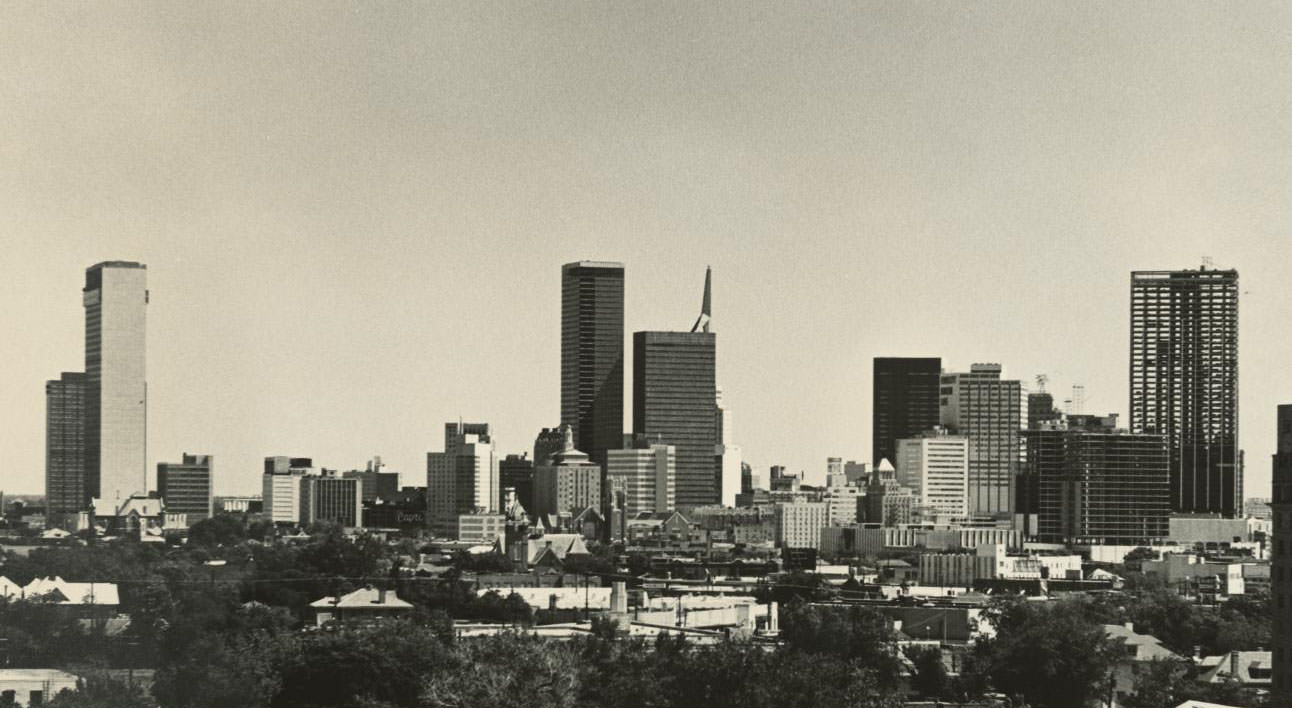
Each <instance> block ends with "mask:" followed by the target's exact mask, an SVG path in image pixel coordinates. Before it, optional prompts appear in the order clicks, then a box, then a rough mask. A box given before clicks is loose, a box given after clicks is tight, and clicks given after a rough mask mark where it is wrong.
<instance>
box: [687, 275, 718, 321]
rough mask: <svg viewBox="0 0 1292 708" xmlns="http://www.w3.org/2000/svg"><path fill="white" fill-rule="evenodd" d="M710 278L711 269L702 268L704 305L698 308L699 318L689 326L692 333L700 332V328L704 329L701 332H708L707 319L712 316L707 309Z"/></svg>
mask: <svg viewBox="0 0 1292 708" xmlns="http://www.w3.org/2000/svg"><path fill="white" fill-rule="evenodd" d="M712 277H713V269H712V268H710V267H709V266H705V267H704V303H703V304H702V305H701V306H700V317H699V318H697V319H696V320H695V324H693V325H691V331H692V332H699V331H701V330H700V328H701V327H703V328H704V330H703V331H705V332H708V331H709V317H710V315H711V314H712V310H711V309H710V307H709V292H710V286H711V280H712Z"/></svg>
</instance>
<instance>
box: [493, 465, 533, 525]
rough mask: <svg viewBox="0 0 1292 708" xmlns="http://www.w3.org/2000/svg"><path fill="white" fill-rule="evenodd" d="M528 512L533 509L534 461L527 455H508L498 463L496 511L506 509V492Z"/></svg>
mask: <svg viewBox="0 0 1292 708" xmlns="http://www.w3.org/2000/svg"><path fill="white" fill-rule="evenodd" d="M508 489H510V490H512V492H513V493H514V494H515V495H516V497H515V498H516V501H517V502H519V503H520V505H521V506H522V507H523V508H524V509H525V510H526V511H529V510H531V509H533V507H534V461H533V460H531V459H529V457H528V456H527V455H525V454H524V453H521V454H519V455H508V456H506V457H504V458H503V459H502V460H500V461H499V462H498V510H499V511H502V510H503V509H504V508H506V499H507V490H508Z"/></svg>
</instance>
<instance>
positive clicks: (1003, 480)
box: [939, 364, 1023, 517]
mask: <svg viewBox="0 0 1292 708" xmlns="http://www.w3.org/2000/svg"><path fill="white" fill-rule="evenodd" d="M939 407H940V411H941V423H942V425H943V426H945V427H946V428H947V431H948V432H949V433H951V434H953V435H961V436H964V437H965V438H967V439H968V441H969V498H968V505H969V513H970V515H974V516H992V517H1003V516H1010V515H1012V514H1013V512H1014V508H1015V503H1014V481H1015V479H1014V478H1015V476H1016V475H1018V473H1019V462H1020V448H1019V429H1020V423H1021V417H1022V409H1023V386H1022V383H1021V382H1019V381H1011V380H1005V379H1002V378H1001V367H1000V364H974V365H972V366H970V367H969V371H968V373H950V374H943V375H942V386H941V390H940V401H939Z"/></svg>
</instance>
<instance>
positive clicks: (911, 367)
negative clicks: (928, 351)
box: [870, 357, 942, 467]
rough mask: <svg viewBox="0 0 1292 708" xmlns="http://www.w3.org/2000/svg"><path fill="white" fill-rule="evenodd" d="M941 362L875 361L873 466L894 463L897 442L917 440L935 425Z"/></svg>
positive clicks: (909, 358)
mask: <svg viewBox="0 0 1292 708" xmlns="http://www.w3.org/2000/svg"><path fill="white" fill-rule="evenodd" d="M941 373H942V359H940V358H938V357H932V358H911V357H875V369H874V395H873V405H872V407H871V418H870V432H871V441H872V443H873V447H874V454H873V455H871V458H872V460H873V463H874V466H875V467H878V466H879V461H880V460H883V459H888V460H889V461H890V462H891V461H895V460H896V459H897V441H898V440H901V439H902V438H913V437H918V436H919V435H920V434H921V433H925V432H928V431H930V430H932V429H933V427H934V426H935V425H937V424H938V376H939V375H940V374H941Z"/></svg>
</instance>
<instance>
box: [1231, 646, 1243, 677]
mask: <svg viewBox="0 0 1292 708" xmlns="http://www.w3.org/2000/svg"><path fill="white" fill-rule="evenodd" d="M1229 675H1230V676H1231V677H1232V678H1233V679H1234V680H1235V681H1242V680H1243V679H1242V677H1240V676H1239V675H1238V652H1236V651H1231V652H1229Z"/></svg>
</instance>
